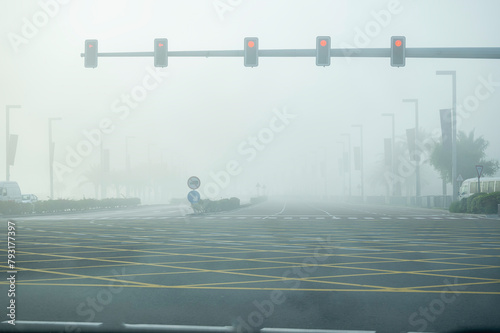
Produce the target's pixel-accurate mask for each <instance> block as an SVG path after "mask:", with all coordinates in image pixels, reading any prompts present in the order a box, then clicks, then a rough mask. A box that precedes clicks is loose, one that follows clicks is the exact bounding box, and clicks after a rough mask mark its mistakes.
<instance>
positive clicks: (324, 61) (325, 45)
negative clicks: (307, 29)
mask: <svg viewBox="0 0 500 333" xmlns="http://www.w3.org/2000/svg"><path fill="white" fill-rule="evenodd" d="M331 47H332V46H331V38H330V36H318V37H316V66H330V59H331V54H330V53H331Z"/></svg>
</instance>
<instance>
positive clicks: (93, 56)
mask: <svg viewBox="0 0 500 333" xmlns="http://www.w3.org/2000/svg"><path fill="white" fill-rule="evenodd" d="M96 67H97V39H87V40H86V41H85V68H96Z"/></svg>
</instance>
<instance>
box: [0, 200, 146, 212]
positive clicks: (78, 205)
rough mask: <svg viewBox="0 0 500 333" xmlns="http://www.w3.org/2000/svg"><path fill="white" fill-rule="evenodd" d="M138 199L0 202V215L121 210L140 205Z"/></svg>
mask: <svg viewBox="0 0 500 333" xmlns="http://www.w3.org/2000/svg"><path fill="white" fill-rule="evenodd" d="M140 203H141V199H139V198H127V199H123V198H116V199H102V200H96V199H82V200H67V199H58V200H43V201H37V202H35V203H32V204H31V203H15V202H6V201H0V214H5V215H19V214H30V213H57V212H69V211H85V210H93V209H103V208H123V207H131V206H137V205H140Z"/></svg>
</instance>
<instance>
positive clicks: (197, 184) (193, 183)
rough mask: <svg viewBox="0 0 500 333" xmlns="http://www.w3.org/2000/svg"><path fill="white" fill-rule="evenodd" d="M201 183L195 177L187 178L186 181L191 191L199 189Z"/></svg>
mask: <svg viewBox="0 0 500 333" xmlns="http://www.w3.org/2000/svg"><path fill="white" fill-rule="evenodd" d="M200 184H201V181H200V178H198V177H196V176H192V177H189V179H188V186H189V188H190V189H192V190H196V189H197V188H198V187H200Z"/></svg>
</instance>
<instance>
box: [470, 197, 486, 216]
mask: <svg viewBox="0 0 500 333" xmlns="http://www.w3.org/2000/svg"><path fill="white" fill-rule="evenodd" d="M484 195H486V193H474V194H473V195H471V196H470V197H468V198H467V213H476V210H477V200H476V199H477V198H478V197H481V196H484Z"/></svg>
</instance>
